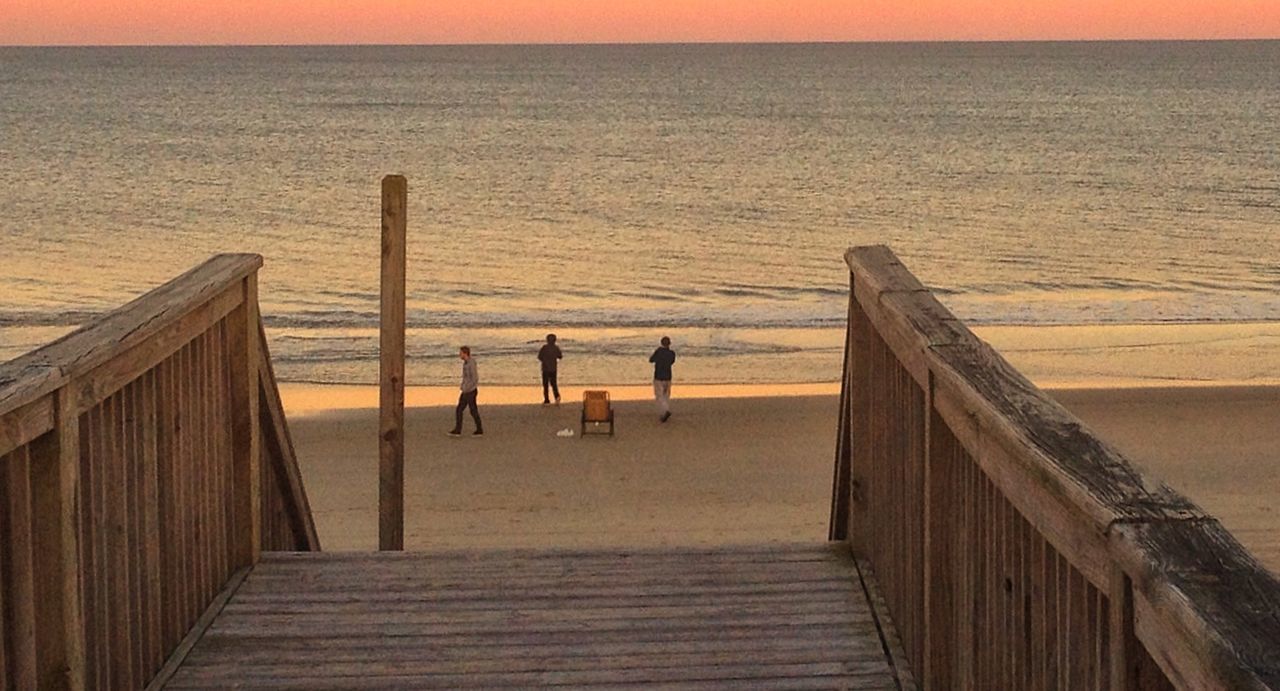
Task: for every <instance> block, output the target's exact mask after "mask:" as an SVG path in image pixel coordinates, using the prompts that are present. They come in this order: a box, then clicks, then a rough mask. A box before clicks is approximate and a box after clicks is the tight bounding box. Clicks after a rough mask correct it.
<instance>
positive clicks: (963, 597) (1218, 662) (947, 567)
mask: <svg viewBox="0 0 1280 691" xmlns="http://www.w3.org/2000/svg"><path fill="white" fill-rule="evenodd" d="M846 262H847V264H848V266H849V269H850V271H851V272H852V274H853V286H852V298H853V302H854V303H855V304H854V305H853V306H852V307H851V310H850V320H849V327H848V329H849V331H848V337H847V339H846V354H845V358H846V362H847V363H851V364H850V366H849V367H848V369H849V370H851V371H852V374H851V375H849V376H846V378H845V380H844V386H843V387H842V389H843V390H842V400H847V401H851V402H852V405H851V406H850V408H849V409H847V410H842V419H841V425H842V428H847V429H849V430H851V433H852V440H853V450H852V453H851V461H852V462H851V473H850V477H849V479H848V483H849V485H848V486H847V487H840V486H838V485H839V482H840V473H839V472H837V473H836V476H835V477H836V483H835V484H836V485H837V486H836V487H834V488H833V503H832V506H833V510H835V509H836V508H837V507H838V506H839V503H838V499H839V497H840V496H841V494H842V493H843V492H846V491H848V492H851V495H852V497H853V507H852V508H851V511H850V514H851V515H852V516H854V517H862V518H861V520H856V521H854V523H853V524H852V525H850V529H849V535H850V540H851V543H852V544H853V546H854V550H855V552H856V553H857V554H858V555H859V556H865V557H867V558H868V559H869V560H870V562H871V563H873V564H874V565H875V568H876V569H877V571H879V572H880V573H881V574H882V575H884V578H885V583H886V587H885V599H886V601H887V602H888V604H889V608H890V610H891V611H892V613H893V615H894V616H895V618H896V619H897V620H898V622H899V625H900V628H901V630H902V632H903V634H904V636H903V641H904V649H905V650H906V653H907V655H908V657H910V658H911V659H912V662H913V663H914V664H915V665H916V666H917V667H918V668H921V669H923V670H924V671H925V673H926V676H925V682H926V687H929V688H1014V687H1019V688H1046V689H1048V688H1063V687H1069V688H1117V689H1125V688H1165V687H1167V686H1168V685H1169V684H1170V683H1172V684H1174V685H1176V686H1178V687H1182V688H1273V687H1280V655H1276V654H1275V650H1276V647H1275V646H1276V641H1277V640H1280V629H1278V628H1277V623H1278V622H1280V617H1277V615H1276V614H1275V613H1276V612H1277V611H1280V584H1278V583H1277V581H1276V578H1275V577H1274V576H1273V575H1272V574H1269V573H1268V572H1266V571H1265V569H1263V568H1262V567H1260V566H1259V565H1258V564H1257V562H1256V561H1255V560H1253V558H1252V557H1251V556H1250V555H1248V554H1247V553H1246V552H1244V550H1243V549H1242V548H1240V546H1239V544H1238V543H1237V542H1236V541H1235V540H1234V539H1233V538H1232V537H1231V536H1230V535H1229V534H1227V533H1226V531H1225V530H1222V528H1221V526H1220V525H1218V524H1217V522H1216V521H1213V520H1212V519H1211V518H1209V517H1207V516H1206V515H1205V514H1204V512H1203V511H1202V510H1201V509H1200V508H1199V507H1197V506H1196V505H1195V504H1194V503H1192V502H1191V501H1190V500H1188V499H1187V498H1186V497H1183V496H1181V495H1179V494H1177V493H1176V492H1174V491H1172V490H1171V489H1169V488H1168V487H1167V486H1164V485H1163V484H1162V483H1160V482H1157V481H1154V480H1152V479H1151V478H1148V477H1146V476H1144V475H1143V474H1142V473H1141V472H1139V471H1138V470H1137V469H1136V468H1134V466H1132V464H1130V463H1129V462H1128V461H1127V460H1126V459H1125V458H1124V457H1123V456H1122V455H1121V454H1119V453H1118V452H1117V451H1116V450H1115V449H1114V448H1112V447H1110V446H1109V445H1108V444H1106V443H1104V442H1102V441H1101V440H1099V439H1098V437H1097V436H1096V435H1095V434H1093V433H1092V432H1091V431H1090V430H1088V429H1087V428H1086V427H1084V426H1083V425H1082V424H1081V423H1080V421H1079V420H1078V419H1076V418H1075V417H1074V416H1072V415H1071V414H1070V413H1068V412H1067V411H1066V410H1065V409H1064V408H1062V407H1061V406H1060V405H1058V404H1057V403H1056V402H1054V401H1052V400H1050V399H1049V398H1048V397H1047V396H1045V395H1044V394H1043V393H1042V392H1041V391H1039V390H1038V389H1037V388H1036V387H1035V386H1034V385H1033V384H1032V383H1031V382H1030V381H1028V380H1027V379H1026V378H1025V377H1024V376H1023V375H1021V374H1020V373H1019V372H1017V371H1016V370H1015V369H1014V368H1013V367H1012V366H1011V365H1010V364H1009V363H1008V362H1007V361H1005V360H1004V358H1003V357H1001V356H1000V354H999V353H997V352H996V351H995V350H994V349H992V348H990V347H989V346H988V345H987V344H985V343H983V342H981V341H980V340H979V339H978V338H977V337H976V336H974V335H973V334H972V332H970V331H969V330H968V328H966V327H965V326H964V324H963V323H961V322H960V321H958V320H957V319H955V317H954V316H953V315H951V314H950V313H949V312H948V311H947V310H946V308H945V307H943V306H942V305H941V304H940V303H938V302H937V300H936V299H934V298H933V297H932V296H931V295H930V294H929V292H928V290H927V289H926V288H925V287H924V286H923V285H922V284H921V283H920V282H919V281H918V280H916V279H915V278H914V277H913V276H912V275H911V274H910V272H909V271H907V269H906V267H904V266H903V265H902V264H901V262H899V261H898V260H897V258H896V257H895V256H894V255H893V253H892V252H891V251H890V250H888V248H886V247H882V246H876V247H862V248H853V249H851V250H850V251H849V252H848V253H847V254H846ZM913 383H914V387H918V388H920V389H923V390H924V391H926V393H927V396H925V398H927V400H924V401H921V400H920V398H921V397H919V396H915V395H906V396H904V393H903V392H904V391H905V392H912V391H913ZM921 415H924V416H925V417H924V418H923V419H924V420H925V421H926V429H927V435H926V436H927V445H926V446H925V447H924V449H925V454H924V456H925V462H924V463H923V464H920V463H919V462H918V461H917V459H918V458H919V456H920V451H919V450H918V449H917V448H916V446H915V442H914V440H915V438H916V436H917V435H916V432H915V424H916V420H918V419H921V418H920V416H921ZM846 416H848V417H849V419H847V420H846V419H845V417H846ZM918 468H923V471H924V472H923V475H922V474H921V473H919V472H918ZM837 470H838V468H837ZM921 477H924V478H925V482H924V488H925V491H924V494H923V498H922V501H917V498H918V497H919V495H918V493H917V487H918V485H919V482H920V478H921ZM935 480H936V481H937V484H935ZM951 516H954V517H955V518H956V520H948V518H949V517H951ZM877 519H879V520H877ZM835 520H836V517H834V516H833V525H834V524H835V523H834V521H835ZM880 520H883V521H884V522H885V523H886V524H887V525H881V524H880ZM920 520H924V525H925V530H924V532H923V533H919V532H917V526H918V522H919V521H920ZM935 536H936V539H935ZM955 545H962V546H964V549H962V550H959V551H958V552H957V551H955V550H953V549H952V548H953V546H955ZM916 549H923V550H924V558H923V563H924V564H925V565H926V568H925V569H924V575H925V580H924V583H923V584H922V588H921V589H919V590H917V585H916V583H915V582H913V581H912V579H911V576H910V574H914V573H915V572H916V569H917V568H918V563H917V561H916V558H917V556H916ZM1116 598H1121V599H1120V600H1119V601H1117V600H1116ZM926 610H927V612H928V614H927V615H925V611H926ZM917 627H923V628H924V638H923V639H920V638H918V636H919V632H918V631H917V630H916V629H917ZM935 629H936V630H935ZM921 656H924V658H925V659H922V657H921Z"/></svg>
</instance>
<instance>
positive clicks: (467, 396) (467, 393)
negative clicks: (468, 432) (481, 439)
mask: <svg viewBox="0 0 1280 691" xmlns="http://www.w3.org/2000/svg"><path fill="white" fill-rule="evenodd" d="M458 357H460V358H462V387H461V388H462V394H461V395H459V396H458V407H457V409H455V410H454V411H453V429H451V430H449V434H451V435H453V436H455V437H456V436H458V435H460V434H462V409H463V408H470V409H471V419H472V420H475V421H476V431H475V432H473V434H474V435H475V436H477V437H478V436H481V435H483V434H484V427H483V426H482V425H481V424H480V409H479V408H477V407H476V394H477V393H479V391H480V372H479V371H478V370H477V369H476V359H475V358H474V357H472V356H471V347H470V346H462V347H461V348H459V349H458Z"/></svg>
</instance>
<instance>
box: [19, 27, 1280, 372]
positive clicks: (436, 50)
mask: <svg viewBox="0 0 1280 691" xmlns="http://www.w3.org/2000/svg"><path fill="white" fill-rule="evenodd" d="M392 173H394V174H403V175H405V176H407V178H408V180H409V208H408V226H409V250H408V255H409V260H408V261H409V264H408V272H409V275H408V319H409V332H408V349H409V373H408V381H409V383H410V384H424V385H441V384H448V383H452V382H454V381H456V379H457V369H458V368H457V360H456V357H457V347H458V346H459V345H462V344H467V345H470V346H471V347H472V348H473V349H474V350H475V352H476V353H477V355H478V357H479V360H478V361H479V362H480V363H481V373H482V379H483V381H484V382H485V383H487V384H518V383H524V382H528V381H535V380H536V377H537V371H536V368H537V361H536V360H535V359H534V355H535V353H536V351H537V347H538V344H539V343H541V341H542V339H543V337H544V336H545V335H546V334H547V333H556V334H557V335H558V336H559V339H560V344H561V345H562V346H563V348H564V351H565V361H564V366H563V369H562V375H561V378H562V379H564V380H567V381H571V382H573V381H576V382H591V383H643V382H644V381H645V380H647V379H648V378H649V376H650V375H649V365H648V363H647V358H648V355H649V353H650V352H651V350H652V349H653V348H654V347H655V346H656V345H657V341H658V339H659V338H660V337H662V336H663V335H667V336H670V337H671V338H672V339H673V341H674V342H675V345H674V347H675V349H676V351H677V353H678V355H679V358H680V359H679V360H678V361H677V364H676V374H677V377H678V378H679V379H680V380H681V381H686V382H702V383H715V382H733V383H772V382H820V381H832V380H835V379H837V378H838V376H839V371H840V358H841V352H842V344H843V338H844V331H843V320H844V315H845V310H846V305H847V300H848V271H847V268H846V267H845V265H844V263H843V260H842V256H843V253H844V251H845V249H846V248H848V247H849V246H852V245H861V244H880V243H883V244H887V245H890V246H891V247H892V248H893V249H894V251H896V252H897V253H898V255H899V256H900V257H901V258H902V259H903V261H904V262H905V263H906V264H907V265H908V267H909V268H910V269H912V270H913V271H914V272H915V273H916V274H917V275H918V276H920V278H921V279H922V280H923V281H924V282H925V283H926V284H927V285H929V286H930V287H932V288H933V289H934V290H935V291H936V292H937V293H938V295H939V296H940V299H942V301H943V302H944V303H945V304H946V305H947V306H949V307H950V308H951V309H952V310H953V311H955V312H956V313H957V314H958V315H959V316H961V317H962V318H964V319H966V320H968V321H970V322H971V323H974V324H977V325H996V324H1000V325H1010V324H1025V325H1063V324H1151V323H1159V324H1181V323H1199V324H1203V323H1238V322H1267V321H1280V42H1276V41H1260V42H1185V43H1182V42H1150V43H1143V42H1132V43H1124V42H1120V43H1106V42H1103V43H1097V42H1085V43H918V44H917V43H904V44H814V45H722V44H716V45H623V46H617V45H609V46H456V47H449V46H402V47H375V46H365V47H137V48H130V47H121V48H0V360H2V359H6V358H9V357H13V356H16V355H18V354H20V353H22V352H25V351H26V350H29V349H31V348H34V347H36V346H38V345H40V344H41V343H43V342H45V341H47V340H49V339H50V338H54V337H56V336H57V335H60V334H62V333H65V332H67V331H68V330H70V329H72V328H74V327H76V326H77V325H80V324H82V323H84V322H85V321H86V320H88V319H91V318H92V317H93V316H94V315H96V314H99V313H101V312H102V311H104V310H108V309H110V308H112V307H114V306H116V305H119V304H121V303H123V302H124V301H127V300H129V299H131V298H132V297H134V296H136V295H137V294H139V293H141V292H144V291H146V290H148V289H149V288H151V287H153V286H155V285H158V284H160V283H162V282H164V281H165V280H167V279H169V278H171V277H173V276H175V275H177V274H179V273H181V272H183V271H185V270H186V269H188V268H190V267H191V266H193V265H195V264H197V263H199V262H201V261H202V260H204V259H205V258H207V257H208V256H210V255H212V254H215V253H218V252H257V253H260V254H262V255H263V257H264V258H265V262H266V263H265V267H264V269H263V271H262V274H261V279H260V285H261V288H260V290H261V299H262V312H263V315H264V319H265V322H266V327H267V330H268V335H269V339H270V346H271V349H272V353H273V356H274V359H275V363H276V367H277V371H278V373H279V375H280V377H281V378H282V379H285V380H288V381H297V382H322V383H372V382H375V381H376V377H377V348H378V342H377V325H378V272H379V232H380V230H379V229H380V216H379V181H380V179H381V178H382V176H384V175H386V174H392Z"/></svg>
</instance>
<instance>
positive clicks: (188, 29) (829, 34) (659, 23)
mask: <svg viewBox="0 0 1280 691" xmlns="http://www.w3.org/2000/svg"><path fill="white" fill-rule="evenodd" d="M1236 38H1280V0H64V1H62V2H57V1H54V0H0V45H157V44H159V45H175V44H219V45H226V44H234V45H240V44H271V45H275V44H459V43H654V42H660V43H665V42H739V41H740V42H756V41H761V42H792V41H918V40H925V41H936V40H962V41H971V40H1079V39H1085V40H1111V39H1236Z"/></svg>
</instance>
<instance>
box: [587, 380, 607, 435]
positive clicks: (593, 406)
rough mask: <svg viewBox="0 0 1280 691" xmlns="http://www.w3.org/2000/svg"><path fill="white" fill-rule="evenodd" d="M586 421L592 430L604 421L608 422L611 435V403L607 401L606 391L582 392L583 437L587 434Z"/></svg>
mask: <svg viewBox="0 0 1280 691" xmlns="http://www.w3.org/2000/svg"><path fill="white" fill-rule="evenodd" d="M588 422H590V423H591V429H592V431H595V430H596V429H597V428H598V427H599V426H600V425H602V424H604V423H606V422H607V423H609V436H611V437H612V436H613V404H612V403H611V402H610V401H609V392H608V391H583V392H582V436H584V437H585V436H587V423H588ZM602 434H603V433H602Z"/></svg>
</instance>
